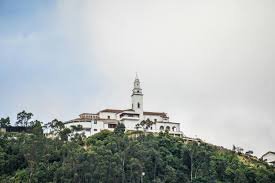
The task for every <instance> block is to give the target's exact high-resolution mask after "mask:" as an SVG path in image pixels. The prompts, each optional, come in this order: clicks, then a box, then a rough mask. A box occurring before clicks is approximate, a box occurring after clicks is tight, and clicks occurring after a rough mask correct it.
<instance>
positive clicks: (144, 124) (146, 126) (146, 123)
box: [139, 119, 156, 131]
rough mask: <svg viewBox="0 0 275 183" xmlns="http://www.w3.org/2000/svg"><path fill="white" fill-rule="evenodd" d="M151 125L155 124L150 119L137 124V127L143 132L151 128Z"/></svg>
mask: <svg viewBox="0 0 275 183" xmlns="http://www.w3.org/2000/svg"><path fill="white" fill-rule="evenodd" d="M153 124H156V122H153V121H151V120H150V119H146V120H143V121H141V122H140V123H139V125H140V126H141V127H142V129H143V130H144V131H146V130H147V129H149V128H150V127H152V126H153Z"/></svg>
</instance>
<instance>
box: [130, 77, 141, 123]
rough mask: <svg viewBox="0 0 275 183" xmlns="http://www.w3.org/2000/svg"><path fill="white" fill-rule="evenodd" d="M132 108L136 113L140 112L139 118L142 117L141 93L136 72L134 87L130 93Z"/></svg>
mask: <svg viewBox="0 0 275 183" xmlns="http://www.w3.org/2000/svg"><path fill="white" fill-rule="evenodd" d="M132 109H133V110H134V111H135V112H136V113H139V114H140V119H142V118H143V94H142V89H141V87H140V81H139V78H138V75H137V74H136V78H135V81H134V89H133V93H132Z"/></svg>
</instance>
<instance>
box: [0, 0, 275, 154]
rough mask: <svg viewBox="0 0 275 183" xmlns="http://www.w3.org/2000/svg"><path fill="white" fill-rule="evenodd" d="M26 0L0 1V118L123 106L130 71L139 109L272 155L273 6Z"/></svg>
mask: <svg viewBox="0 0 275 183" xmlns="http://www.w3.org/2000/svg"><path fill="white" fill-rule="evenodd" d="M33 4H35V5H34V6H33V7H31V8H30V7H29V6H27V5H22V6H23V7H24V8H22V7H20V6H19V7H18V5H17V7H16V8H13V7H14V4H11V3H6V4H5V3H3V4H2V10H6V11H4V15H2V16H0V17H1V18H0V25H1V24H3V25H4V24H5V23H6V24H8V25H9V24H11V26H10V28H5V29H4V30H2V32H0V40H1V42H2V43H0V48H1V49H2V50H4V51H3V52H2V53H0V58H1V61H0V62H1V65H2V66H3V67H2V69H0V70H1V73H0V76H1V77H0V78H2V79H0V82H1V85H2V86H3V88H4V89H2V94H1V96H0V101H1V104H0V115H1V116H6V115H9V116H13V117H14V116H15V114H16V113H17V112H19V111H20V110H23V109H27V110H29V111H31V112H33V113H34V114H35V115H36V117H37V118H40V119H42V120H44V121H47V120H50V119H52V118H55V117H58V118H60V119H62V120H68V119H71V118H74V117H76V116H77V115H78V114H79V113H81V112H97V111H99V110H101V109H102V108H105V107H106V108H128V107H130V94H131V89H132V85H133V83H132V82H133V80H134V77H135V72H138V73H139V77H140V79H141V82H142V83H141V84H142V88H143V91H144V106H145V109H147V110H149V111H164V112H168V114H169V115H170V119H171V120H172V121H178V122H182V130H183V131H184V133H185V134H187V135H188V136H192V137H194V136H196V135H197V136H198V137H200V138H202V139H203V140H206V141H207V142H210V143H214V144H217V145H221V146H225V147H228V148H231V147H232V145H233V144H235V145H237V146H241V147H243V148H245V150H250V149H252V150H254V152H255V153H256V154H257V155H261V154H263V153H264V152H266V151H269V150H273V151H275V133H274V132H275V124H274V120H275V119H274V113H275V106H274V102H275V88H274V80H275V73H274V72H273V70H274V68H275V67H274V66H275V63H274V58H275V21H274V20H275V2H274V1H273V0H263V1H256V0H232V1H220V0H211V1H208V0H201V1H196V0H195V1H185V0H169V1H163V0H158V1H156V0H154V1H148V0H147V1H145V0H144V1H142V0H139V1H137V0H136V1H132V0H117V1H112V0H97V1H67V0H66V1H56V2H54V3H49V4H47V6H45V5H43V6H42V5H40V4H38V3H35V1H33ZM0 5H1V4H0ZM3 5H5V6H3ZM7 9H8V10H7ZM18 10H21V11H19V12H21V14H20V13H19V14H16V15H17V16H16V15H15V14H13V13H12V12H13V11H14V12H18ZM2 12H3V11H2ZM5 12H6V13H5ZM26 12H28V13H26ZM19 17H20V18H19ZM2 62H3V63H2ZM2 76H3V77H2Z"/></svg>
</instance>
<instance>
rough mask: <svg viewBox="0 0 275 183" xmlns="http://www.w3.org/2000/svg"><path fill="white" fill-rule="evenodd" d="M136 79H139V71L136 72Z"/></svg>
mask: <svg viewBox="0 0 275 183" xmlns="http://www.w3.org/2000/svg"><path fill="white" fill-rule="evenodd" d="M135 80H138V73H137V72H136V79H135Z"/></svg>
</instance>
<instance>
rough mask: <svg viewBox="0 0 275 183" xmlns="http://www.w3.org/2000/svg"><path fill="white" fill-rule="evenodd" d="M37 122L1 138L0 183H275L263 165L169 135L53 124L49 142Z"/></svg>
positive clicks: (273, 177)
mask: <svg viewBox="0 0 275 183" xmlns="http://www.w3.org/2000/svg"><path fill="white" fill-rule="evenodd" d="M23 124H26V123H23ZM34 124H36V126H34V128H33V131H32V132H31V133H1V134H0V180H1V181H0V182H1V183H2V182H3V183H9V182H18V183H19V182H37V183H38V182H39V183H43V182H58V183H62V182H83V183H89V182H93V183H97V182H98V183H99V182H106V183H107V182H113V183H121V182H122V183H126V182H133V183H140V182H144V183H146V182H147V183H149V182H150V183H151V182H155V183H161V182H167V183H173V182H187V183H188V182H194V183H198V182H228V183H229V182H235V183H246V182H251V183H254V182H255V183H272V182H275V171H274V168H273V167H270V166H268V165H267V164H265V163H262V162H259V161H255V162H252V161H248V160H247V159H246V161H244V160H243V158H244V156H240V155H238V154H236V153H234V152H232V151H229V150H224V149H218V148H217V147H215V146H212V145H209V144H206V143H197V142H188V143H187V142H186V141H185V140H183V139H181V138H175V137H171V136H169V135H168V134H167V133H161V134H159V135H157V136H156V135H152V134H146V135H145V133H144V132H143V131H142V132H141V131H137V132H132V133H125V127H123V125H118V127H117V129H115V132H110V131H107V130H103V131H101V132H100V133H98V134H96V135H94V136H91V137H89V138H85V137H84V136H81V135H76V133H73V132H72V131H71V130H69V131H68V130H66V128H64V127H62V124H60V123H59V121H58V120H55V121H53V123H52V125H56V134H55V135H56V136H55V138H46V137H45V136H44V135H43V134H42V133H41V129H40V130H39V128H41V126H40V127H39V125H37V123H34ZM60 125H61V127H60ZM68 137H69V139H70V140H68Z"/></svg>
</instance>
